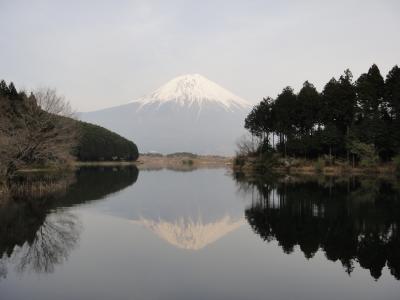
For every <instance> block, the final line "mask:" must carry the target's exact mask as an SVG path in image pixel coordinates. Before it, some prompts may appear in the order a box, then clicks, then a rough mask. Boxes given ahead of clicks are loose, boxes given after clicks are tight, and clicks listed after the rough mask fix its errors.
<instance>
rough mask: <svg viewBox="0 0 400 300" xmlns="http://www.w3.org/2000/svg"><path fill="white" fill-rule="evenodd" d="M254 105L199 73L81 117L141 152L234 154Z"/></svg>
mask: <svg viewBox="0 0 400 300" xmlns="http://www.w3.org/2000/svg"><path fill="white" fill-rule="evenodd" d="M249 110H250V104H249V103H248V102H247V101H245V100H243V99H241V98H240V97H238V96H236V95H234V94H233V93H231V92H229V91H228V90H226V89H224V88H222V87H220V86H219V85H218V84H216V83H214V82H212V81H210V80H208V79H206V78H205V77H203V76H201V75H198V74H194V75H184V76H180V77H177V78H175V79H172V80H171V81H169V82H167V83H166V84H165V85H163V86H162V87H160V88H159V89H157V90H155V91H154V92H152V93H150V94H149V95H147V96H145V97H142V98H139V99H137V100H135V101H132V102H130V103H128V104H126V105H122V106H117V107H112V108H108V109H104V110H100V111H95V112H90V113H84V114H82V116H81V118H82V119H83V120H84V121H88V122H92V123H95V124H99V125H101V126H104V127H106V128H109V129H111V130H113V131H116V132H117V133H119V134H121V135H123V136H125V137H127V138H128V139H134V140H135V142H136V143H137V145H138V146H139V148H140V151H141V152H149V151H155V152H161V153H171V152H177V151H185V152H195V153H199V154H233V152H234V150H235V142H236V140H237V139H238V138H239V137H240V135H241V134H243V133H244V130H243V120H244V118H245V116H246V114H247V113H248V111H249Z"/></svg>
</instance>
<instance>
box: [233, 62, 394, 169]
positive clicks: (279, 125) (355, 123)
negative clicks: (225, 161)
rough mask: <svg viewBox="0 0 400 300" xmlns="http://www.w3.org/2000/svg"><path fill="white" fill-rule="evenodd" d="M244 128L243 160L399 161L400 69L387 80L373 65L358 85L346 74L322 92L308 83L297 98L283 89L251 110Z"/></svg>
mask: <svg viewBox="0 0 400 300" xmlns="http://www.w3.org/2000/svg"><path fill="white" fill-rule="evenodd" d="M245 128H246V129H247V130H248V131H249V132H250V134H251V136H252V142H249V141H247V142H242V143H241V144H239V148H240V149H239V152H240V153H239V156H241V155H242V156H266V155H268V154H269V155H271V154H273V153H275V154H279V156H280V157H297V158H305V159H317V158H321V157H324V158H327V160H330V161H332V160H334V159H341V160H343V161H346V162H347V163H348V164H349V165H352V166H355V165H360V166H361V165H362V166H371V165H374V164H377V163H379V162H388V161H391V160H393V159H395V160H398V155H399V153H400V68H399V67H398V66H394V67H393V68H392V69H391V70H390V72H389V73H388V74H387V76H386V78H385V79H384V78H383V76H382V75H381V73H380V70H379V68H378V67H377V66H376V65H372V66H371V68H370V69H369V70H368V72H367V73H364V74H361V75H360V77H359V78H358V79H357V80H355V81H353V76H352V73H351V72H350V70H346V71H345V72H344V74H343V75H341V76H340V77H339V78H338V79H336V78H332V79H331V80H330V81H329V82H328V83H327V84H326V85H325V87H324V88H323V90H322V92H319V91H317V89H316V88H315V86H314V85H313V84H311V83H310V82H308V81H306V82H305V83H304V84H303V87H302V88H301V90H300V91H299V92H298V93H295V92H294V90H293V89H292V88H291V87H285V88H284V89H283V90H282V92H281V93H280V94H279V95H278V96H277V97H276V98H275V99H273V98H270V97H268V98H265V99H263V100H262V101H261V102H260V103H259V104H258V105H256V106H255V107H254V108H253V110H252V111H251V113H250V114H249V115H248V116H247V118H246V120H245Z"/></svg>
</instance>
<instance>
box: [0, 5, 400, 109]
mask: <svg viewBox="0 0 400 300" xmlns="http://www.w3.org/2000/svg"><path fill="white" fill-rule="evenodd" d="M372 63H376V64H378V66H379V67H380V69H381V72H382V73H383V74H385V75H386V73H387V71H388V70H389V69H390V68H391V67H393V65H395V64H400V1H398V0H393V1H391V0H387V1H385V0H376V1H367V0H362V1H361V0H360V1H350V0H336V1H323V0H319V1H267V0H263V1H250V0H246V1H245V0H243V1H234V0H226V1H224V0H223V1H218V0H214V1H206V0H202V1H199V0H197V1H189V0H185V1H183V0H182V1H179V0H169V1H165V0H164V1H149V0H146V1H144V0H143V1H133V0H130V1H128V0H126V1H125V0H121V1H118V0H113V1H111V0H109V1H101V0H87V1H85V0H80V1H73V0H69V1H57V0H35V1H32V0H25V1H23V0H0V78H4V79H6V80H7V81H10V80H12V81H14V82H15V83H16V85H17V88H25V89H28V90H29V89H33V88H36V87H43V86H50V87H55V88H57V90H58V91H59V92H60V93H61V94H63V95H64V96H66V97H67V99H68V100H70V102H71V103H72V105H73V106H74V107H75V108H76V109H77V110H80V111H89V110H96V109H99V108H104V107H109V106H114V105H118V104H123V103H126V102H129V101H131V100H134V99H135V98H137V97H140V96H143V95H145V94H147V93H149V92H151V91H153V90H154V89H156V88H158V87H159V86H160V85H161V84H163V83H165V82H166V81H168V80H170V79H172V78H173V77H175V76H178V75H182V74H186V73H200V74H202V75H204V76H206V77H208V78H209V79H211V80H213V81H215V82H217V83H218V84H220V85H222V86H223V87H225V88H227V89H229V90H231V91H232V92H234V93H236V94H237V95H239V96H241V97H243V98H245V99H247V100H248V101H250V102H253V103H256V102H258V101H259V100H261V99H262V97H264V96H273V97H274V96H276V94H277V93H278V92H279V91H280V90H281V89H282V88H283V87H284V86H287V85H290V86H292V87H294V88H295V89H296V90H298V89H299V88H300V87H301V84H302V83H303V82H304V81H305V80H309V81H311V82H313V83H314V84H315V85H316V86H317V88H318V89H321V88H322V87H323V85H324V84H325V83H326V82H327V81H328V80H329V79H330V78H331V77H332V76H338V75H340V74H341V73H342V72H343V70H344V69H346V68H350V70H351V71H352V72H353V74H354V75H355V76H358V75H359V74H360V73H362V72H365V71H367V70H368V68H369V66H370V65H371V64H372Z"/></svg>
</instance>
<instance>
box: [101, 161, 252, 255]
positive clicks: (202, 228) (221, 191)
mask: <svg viewBox="0 0 400 300" xmlns="http://www.w3.org/2000/svg"><path fill="white" fill-rule="evenodd" d="M226 172H227V170H224V169H220V170H206V169H205V170H198V171H196V172H171V171H165V170H164V171H158V172H143V171H142V172H141V173H140V176H139V182H140V184H137V185H135V186H134V188H132V189H128V190H126V191H122V192H121V193H120V194H117V195H115V197H114V199H113V201H106V202H102V203H100V204H98V205H96V207H95V209H96V210H101V211H102V212H104V213H106V214H110V215H113V216H118V217H121V218H126V219H129V220H132V224H137V225H141V226H143V227H145V228H147V229H148V230H150V231H151V232H153V233H154V234H156V235H157V236H158V237H160V238H162V239H163V240H165V241H167V242H168V243H170V244H171V245H174V246H176V247H178V248H182V249H191V250H199V249H202V248H204V247H205V246H207V245H209V244H211V243H213V242H215V241H217V240H218V239H220V238H221V237H222V236H224V235H226V234H228V233H230V232H232V231H234V230H236V229H238V228H239V227H240V226H242V225H243V224H244V222H245V221H244V217H243V211H244V202H243V201H242V199H241V198H240V196H236V194H235V193H232V192H233V191H235V183H234V181H232V179H231V177H230V176H228V175H226V176H225V173H226ZM210 182H212V185H210ZM215 187H218V188H215Z"/></svg>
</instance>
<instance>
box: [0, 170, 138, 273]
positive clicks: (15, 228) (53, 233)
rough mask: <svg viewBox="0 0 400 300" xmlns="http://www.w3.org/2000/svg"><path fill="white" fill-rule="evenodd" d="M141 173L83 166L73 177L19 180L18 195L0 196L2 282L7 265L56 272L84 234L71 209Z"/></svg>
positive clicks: (100, 197)
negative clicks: (56, 267)
mask: <svg viewBox="0 0 400 300" xmlns="http://www.w3.org/2000/svg"><path fill="white" fill-rule="evenodd" d="M137 177H138V170H137V168H135V167H129V168H101V169H98V168H82V169H80V170H78V171H77V172H76V174H75V175H74V174H72V175H71V174H69V175H68V176H65V174H64V175H63V176H61V177H59V178H58V179H56V178H55V177H53V176H51V177H50V179H51V180H49V178H48V177H44V178H43V177H41V176H39V178H36V177H35V178H34V179H33V178H30V179H29V180H33V181H29V182H28V183H27V182H26V181H23V179H21V180H22V181H20V182H18V184H17V185H15V186H14V187H13V191H15V193H13V194H9V195H8V197H7V198H4V197H3V198H2V199H0V200H1V201H0V280H1V278H5V277H6V276H7V265H8V264H13V265H14V266H15V267H16V269H17V271H19V272H25V271H34V272H40V273H42V272H45V273H48V272H53V271H54V267H55V266H56V265H58V264H61V263H63V261H65V260H66V259H67V257H68V255H69V253H70V252H71V250H72V249H73V248H74V247H75V246H76V244H77V242H78V240H79V236H80V232H81V224H80V221H79V219H78V218H77V217H76V216H75V215H74V214H72V213H71V212H70V211H69V210H68V209H67V207H70V206H73V205H77V204H81V203H85V202H88V201H92V200H97V199H102V198H104V197H105V196H106V195H108V194H110V193H114V192H117V191H119V190H122V189H123V188H126V187H128V186H130V185H132V184H133V183H135V182H136V180H137ZM44 180H46V181H44ZM38 186H39V188H38ZM44 187H45V188H44Z"/></svg>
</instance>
